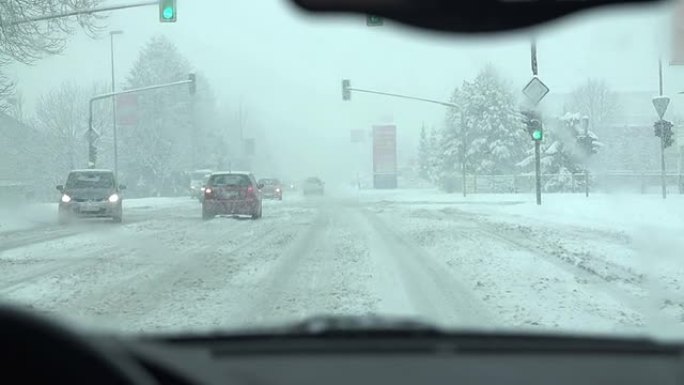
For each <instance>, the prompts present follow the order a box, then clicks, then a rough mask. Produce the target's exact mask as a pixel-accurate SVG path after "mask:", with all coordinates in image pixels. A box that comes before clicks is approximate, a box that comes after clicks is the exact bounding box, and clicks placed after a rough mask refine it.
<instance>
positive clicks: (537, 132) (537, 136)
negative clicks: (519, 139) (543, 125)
mask: <svg viewBox="0 0 684 385" xmlns="http://www.w3.org/2000/svg"><path fill="white" fill-rule="evenodd" d="M543 138H544V134H543V133H542V130H534V131H533V132H532V139H534V140H542V139H543Z"/></svg>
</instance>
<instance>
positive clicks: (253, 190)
mask: <svg viewBox="0 0 684 385" xmlns="http://www.w3.org/2000/svg"><path fill="white" fill-rule="evenodd" d="M261 187H263V186H261V185H259V184H258V183H257V182H256V179H254V175H252V173H250V172H216V173H213V174H211V176H210V177H209V180H208V181H207V185H206V187H205V189H204V200H203V201H202V219H211V218H213V217H215V216H216V215H250V216H251V217H252V219H259V218H261V191H259V189H260V188H261Z"/></svg>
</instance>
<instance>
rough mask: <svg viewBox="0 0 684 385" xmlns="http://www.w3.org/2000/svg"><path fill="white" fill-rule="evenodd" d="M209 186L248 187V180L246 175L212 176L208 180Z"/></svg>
mask: <svg viewBox="0 0 684 385" xmlns="http://www.w3.org/2000/svg"><path fill="white" fill-rule="evenodd" d="M209 185H210V186H249V185H250V180H249V177H248V176H247V175H241V174H224V175H212V176H211V178H209Z"/></svg>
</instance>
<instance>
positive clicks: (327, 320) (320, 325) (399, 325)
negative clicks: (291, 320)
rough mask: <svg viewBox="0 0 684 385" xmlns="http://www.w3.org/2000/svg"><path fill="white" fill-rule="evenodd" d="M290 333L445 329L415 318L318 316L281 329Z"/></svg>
mask: <svg viewBox="0 0 684 385" xmlns="http://www.w3.org/2000/svg"><path fill="white" fill-rule="evenodd" d="M281 330H282V331H283V332H286V333H290V334H305V335H321V334H325V335H332V334H336V335H337V334H345V335H348V334H383V335H387V334H401V335H407V334H420V335H426V334H430V335H440V334H443V331H442V330H440V329H439V328H438V327H437V326H435V325H434V324H432V323H429V322H425V321H420V320H418V319H414V318H397V317H382V316H375V315H373V316H370V315H369V316H317V317H310V318H307V319H305V320H304V321H301V322H298V323H295V324H293V325H290V326H286V327H284V328H282V329H281Z"/></svg>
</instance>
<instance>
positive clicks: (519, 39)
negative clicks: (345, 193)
mask: <svg viewBox="0 0 684 385" xmlns="http://www.w3.org/2000/svg"><path fill="white" fill-rule="evenodd" d="M118 2H119V1H112V2H111V3H118ZM127 2H128V1H124V3H127ZM157 12H158V11H157V7H155V6H151V7H146V8H138V9H132V10H125V11H119V12H116V13H112V14H111V16H110V18H109V19H108V20H107V24H108V26H109V28H108V29H110V30H114V29H120V30H123V31H124V34H123V35H120V36H116V37H115V39H116V41H115V50H116V55H115V63H116V68H117V79H118V81H119V82H120V81H121V80H122V79H123V78H124V75H125V73H126V72H127V71H128V70H129V69H130V67H131V65H132V63H133V61H134V60H135V58H136V56H137V54H138V51H139V49H140V48H141V47H142V46H143V45H144V44H145V42H146V41H147V40H148V39H150V37H152V36H154V35H156V34H163V35H166V36H168V37H169V38H171V39H172V40H173V41H174V42H175V43H176V44H177V45H178V48H179V50H180V51H181V53H183V54H184V55H186V56H187V57H188V58H189V59H190V60H191V62H192V64H193V65H194V66H195V67H196V68H197V70H198V71H200V72H203V73H204V74H205V75H206V76H207V77H208V78H209V80H210V81H211V82H212V86H213V88H214V90H215V93H216V95H217V96H218V97H219V99H220V102H221V105H222V106H225V107H226V108H228V109H230V108H233V107H234V106H236V104H237V103H238V101H239V100H240V99H242V100H244V102H245V104H246V106H247V109H248V113H249V122H248V126H249V128H248V130H250V129H251V130H259V131H260V132H261V133H262V134H263V133H266V134H267V135H268V136H269V137H270V138H271V140H270V143H268V144H266V143H262V145H267V146H269V148H271V149H273V148H278V149H280V150H284V152H283V154H284V155H283V157H286V158H287V159H286V160H283V162H284V163H285V164H288V163H287V162H290V163H289V164H290V165H291V167H295V168H299V169H302V168H306V170H305V173H323V174H325V173H326V172H328V173H329V172H331V171H332V170H335V169H336V168H338V167H346V168H345V170H347V171H349V170H348V169H349V166H348V164H349V159H350V158H349V157H347V156H345V155H346V154H348V153H349V152H350V151H351V150H350V144H349V143H348V142H349V130H350V129H354V128H369V127H370V126H371V125H372V124H374V123H378V122H380V121H382V120H388V119H391V120H393V121H394V122H395V123H396V124H397V126H398V129H399V139H398V140H399V152H400V156H404V157H406V156H408V155H412V153H413V152H414V149H415V146H416V145H417V133H418V130H419V128H420V125H421V123H422V122H425V124H426V125H428V126H429V125H440V124H441V122H442V120H443V116H444V109H443V108H442V107H440V106H433V105H429V104H420V103H417V102H411V101H403V100H395V99H389V98H385V97H380V96H373V95H363V94H354V95H353V96H352V101H351V102H343V101H342V100H341V91H340V81H341V79H343V78H349V79H351V81H352V86H355V87H360V88H371V89H378V90H385V91H394V92H399V93H407V94H413V95H417V96H423V97H430V98H437V99H447V98H448V97H449V94H450V92H451V90H452V89H453V88H454V86H457V85H460V84H461V83H462V82H463V80H469V79H471V78H472V77H473V76H474V75H475V74H476V73H477V72H478V70H479V69H480V68H481V67H482V66H483V65H485V64H487V63H492V64H494V65H495V66H496V67H497V68H498V69H499V71H500V72H501V73H502V74H503V75H504V76H506V77H507V78H508V79H509V80H510V81H511V84H512V86H514V87H516V88H518V87H519V88H522V86H524V84H525V83H526V82H527V81H528V80H529V78H530V76H531V70H530V63H529V40H528V37H529V35H528V34H527V33H524V34H521V33H519V34H512V35H509V36H505V37H487V38H477V39H474V38H468V37H454V36H451V35H444V34H440V35H438V34H432V33H426V32H419V31H416V30H414V29H410V28H406V27H399V26H393V25H387V24H386V25H385V26H383V27H380V28H369V27H366V25H365V19H364V18H363V16H359V17H356V18H353V17H346V18H324V19H316V18H313V17H310V16H308V15H304V14H301V13H299V12H298V11H297V10H296V9H294V7H293V6H291V5H290V4H289V3H288V2H287V1H285V0H279V1H275V0H273V1H265V0H259V1H225V0H178V22H177V23H175V24H162V23H159V21H158V14H157ZM668 12H669V7H667V6H661V7H659V8H654V7H649V8H636V9H632V10H628V11H623V10H619V9H618V10H611V9H608V10H605V11H597V12H591V13H588V14H581V15H579V16H576V17H572V18H570V19H567V20H565V21H562V22H559V23H555V24H553V25H551V26H549V27H546V28H543V29H542V30H540V31H538V32H537V34H538V54H539V73H540V78H541V79H542V80H543V81H544V82H546V83H547V85H548V86H549V87H550V88H551V92H568V91H570V90H571V89H572V88H574V87H575V86H577V85H578V84H580V83H582V82H584V81H585V80H586V79H587V77H595V78H604V79H606V80H607V81H608V83H609V84H610V85H611V86H612V87H613V88H614V89H616V90H631V91H650V90H653V91H654V93H655V91H657V85H658V81H657V75H658V73H657V60H658V55H659V53H661V52H663V53H664V54H665V55H667V53H668V52H667V50H666V49H664V48H665V47H667V44H668V43H667V40H668V39H669V36H668V35H669V17H668V16H669V13H668ZM109 60H110V57H109V36H108V35H107V33H106V32H105V33H103V34H102V38H100V39H98V40H91V39H89V38H87V37H85V36H83V35H79V36H76V37H75V38H73V39H72V40H70V42H69V44H68V48H67V50H66V51H65V52H64V53H63V54H62V55H59V56H54V57H49V58H45V59H43V60H41V61H39V62H38V63H36V64H35V65H32V66H24V65H14V66H12V67H11V68H10V70H9V74H10V75H11V76H13V77H14V78H15V80H16V81H17V82H18V87H19V89H20V90H21V91H22V93H23V95H24V97H25V99H26V100H25V102H26V107H25V108H26V110H27V111H29V112H30V111H31V109H32V108H33V105H34V102H35V99H36V98H37V97H38V96H39V95H40V94H42V93H44V92H47V91H48V90H49V89H51V88H53V87H56V86H57V85H59V84H60V83H61V82H63V81H65V80H75V81H78V82H80V83H83V84H88V83H90V82H93V81H101V82H109V79H110V64H109V63H110V62H109ZM682 72H684V70H683V69H681V68H676V67H672V68H666V73H665V74H666V92H674V91H679V90H680V88H681V89H682V90H684V83H682V82H681V81H680V80H683V79H684V75H682ZM678 84H679V85H680V86H679V88H677V87H678ZM679 97H681V96H679ZM644 108H645V109H652V107H651V106H650V105H646V106H644ZM288 150H289V151H288ZM357 154H358V152H357ZM311 159H315V160H316V162H311ZM302 172H304V170H302ZM345 172H346V171H345Z"/></svg>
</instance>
